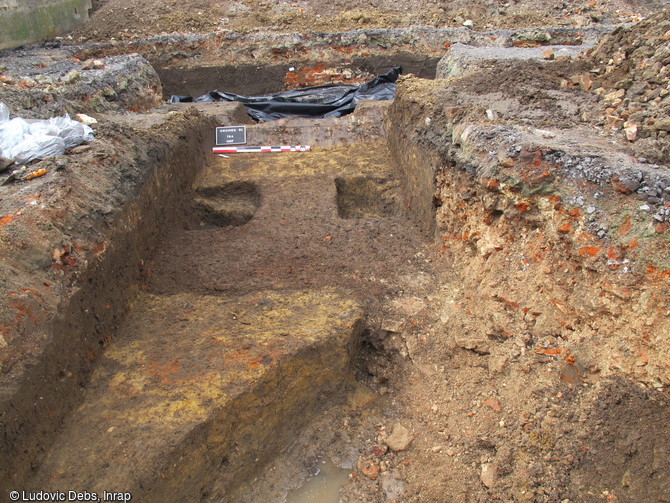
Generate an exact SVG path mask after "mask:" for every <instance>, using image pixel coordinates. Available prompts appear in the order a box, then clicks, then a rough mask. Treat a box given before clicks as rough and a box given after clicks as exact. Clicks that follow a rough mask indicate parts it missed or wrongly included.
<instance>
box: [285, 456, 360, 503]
mask: <svg viewBox="0 0 670 503" xmlns="http://www.w3.org/2000/svg"><path fill="white" fill-rule="evenodd" d="M317 468H318V470H319V472H318V473H317V474H316V475H315V476H313V477H310V478H308V479H307V480H306V481H305V483H304V484H303V485H302V487H299V488H298V489H294V490H292V491H290V492H289V493H288V495H287V497H286V502H285V503H339V501H340V489H341V488H342V486H344V484H345V483H346V482H347V480H348V479H349V473H351V471H350V470H344V469H342V468H338V467H337V466H336V465H335V464H334V463H332V462H330V461H322V462H321V463H319V465H318V467H317Z"/></svg>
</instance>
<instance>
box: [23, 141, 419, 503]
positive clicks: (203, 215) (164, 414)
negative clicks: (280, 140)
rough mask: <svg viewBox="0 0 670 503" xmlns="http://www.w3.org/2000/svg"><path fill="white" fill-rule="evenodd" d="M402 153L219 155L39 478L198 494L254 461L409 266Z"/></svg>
mask: <svg viewBox="0 0 670 503" xmlns="http://www.w3.org/2000/svg"><path fill="white" fill-rule="evenodd" d="M392 164H393V163H392V162H391V160H390V159H389V157H388V153H387V151H386V148H385V146H384V145H383V144H381V143H380V144H358V145H350V146H347V147H329V148H321V149H318V148H317V149H315V150H314V151H312V152H305V153H279V154H238V155H234V156H231V157H229V158H223V157H219V156H214V155H212V158H211V161H210V162H209V163H208V165H207V166H206V168H205V169H204V170H203V171H202V172H201V174H200V176H199V178H198V179H197V180H195V181H194V186H193V189H194V190H193V193H192V211H191V213H190V214H189V215H188V219H187V224H186V225H185V226H179V227H177V228H174V229H171V230H168V231H167V232H166V237H165V239H164V241H163V243H162V245H161V246H160V249H159V250H158V251H157V253H156V255H155V259H154V261H153V262H152V263H151V264H149V270H150V273H149V276H148V278H147V281H146V283H145V284H143V285H142V292H141V293H140V295H139V296H138V298H137V299H136V300H135V301H134V303H133V304H132V306H131V307H130V311H129V315H128V317H127V319H126V320H125V321H124V322H123V323H122V325H121V328H120V329H119V332H118V334H117V335H116V336H115V337H114V338H113V339H112V341H111V342H110V343H109V346H108V347H107V348H106V350H105V353H104V356H103V358H102V360H101V362H100V364H99V365H98V367H97V369H96V370H95V372H94V374H93V376H92V379H91V382H90V384H89V385H88V389H87V394H86V398H85V400H84V402H83V403H82V405H81V406H80V407H79V408H78V409H77V410H76V411H75V412H74V413H73V414H72V415H71V417H70V419H69V420H68V422H67V423H66V425H65V426H64V428H63V430H62V432H61V434H60V436H59V438H58V439H57V440H56V442H55V443H54V445H53V447H52V449H51V450H50V452H49V453H48V454H47V456H46V460H45V462H44V463H43V465H42V467H41V469H40V471H39V472H38V474H37V476H36V477H35V478H34V480H33V486H34V487H35V488H40V489H43V488H45V487H50V488H54V489H56V488H57V489H61V490H68V489H69V488H72V487H79V488H87V490H89V491H95V492H97V493H98V494H99V495H102V494H103V491H118V490H123V491H130V492H132V493H133V499H138V498H139V500H141V501H177V500H178V501H201V500H210V499H212V500H213V499H217V498H221V497H225V495H226V494H227V493H228V492H229V491H230V490H233V489H234V487H235V486H236V485H238V484H240V483H242V482H244V480H245V479H246V478H249V477H251V476H255V474H257V473H258V471H259V470H260V469H262V466H263V465H264V464H265V463H267V462H268V461H270V460H271V459H272V458H273V456H275V455H276V454H277V453H279V452H280V451H281V450H282V449H283V448H285V447H286V445H288V444H289V443H291V442H292V441H294V439H295V438H296V436H297V435H298V434H299V431H300V429H301V427H303V426H304V425H305V424H306V422H307V421H308V420H309V419H310V418H312V417H314V415H315V414H316V413H317V412H318V411H319V410H320V409H321V408H322V407H323V406H324V405H325V404H326V403H327V402H328V400H329V398H332V397H334V396H336V395H337V394H338V393H340V394H341V392H340V389H343V388H344V387H345V386H344V383H345V381H346V380H347V379H348V378H349V377H350V376H351V374H352V365H353V362H352V359H353V358H355V357H356V354H357V351H358V348H359V346H360V345H361V335H362V333H363V332H364V331H365V327H366V325H365V324H366V323H368V322H369V318H370V317H371V316H372V317H374V316H376V315H375V314H374V313H373V314H371V315H370V312H371V310H374V309H375V306H376V305H378V304H379V302H380V299H382V298H383V297H384V296H386V295H393V294H395V293H397V291H398V290H399V289H400V288H401V287H400V286H399V284H398V280H399V278H401V277H402V276H403V275H407V274H408V271H409V270H410V269H412V268H414V267H415V263H416V261H417V258H416V257H415V256H414V255H415V253H416V245H417V243H419V242H420V235H421V234H420V230H419V229H418V228H416V227H415V226H414V225H413V224H412V223H411V222H410V221H409V220H408V219H407V218H406V217H405V216H403V212H402V211H401V209H402V206H403V197H402V195H401V191H400V182H399V180H398V179H397V177H396V176H395V173H394V171H393V169H392ZM214 487H215V488H216V489H213V488H214Z"/></svg>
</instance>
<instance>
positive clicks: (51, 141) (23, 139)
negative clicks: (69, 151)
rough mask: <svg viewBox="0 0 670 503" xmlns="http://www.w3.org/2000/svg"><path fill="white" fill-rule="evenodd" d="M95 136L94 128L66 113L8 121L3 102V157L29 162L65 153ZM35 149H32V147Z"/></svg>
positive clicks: (0, 151) (0, 124)
mask: <svg viewBox="0 0 670 503" xmlns="http://www.w3.org/2000/svg"><path fill="white" fill-rule="evenodd" d="M92 139H93V130H92V129H91V128H90V127H88V126H86V125H84V124H81V123H80V122H77V121H73V120H72V119H70V116H69V115H67V114H65V115H63V116H62V117H53V118H51V119H48V120H31V121H25V120H23V119H21V118H20V117H16V118H14V119H12V120H9V109H8V108H7V106H6V105H5V104H4V103H0V156H2V157H6V158H8V159H12V160H14V161H16V163H17V164H26V163H28V162H30V161H32V160H33V159H42V158H44V157H47V156H49V155H63V153H64V152H65V149H66V148H70V147H76V146H77V145H80V144H82V143H83V142H85V141H90V140H92ZM31 149H32V150H31Z"/></svg>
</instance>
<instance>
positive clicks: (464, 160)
mask: <svg viewBox="0 0 670 503" xmlns="http://www.w3.org/2000/svg"><path fill="white" fill-rule="evenodd" d="M450 110H451V108H450V104H449V103H441V104H439V106H438V107H434V106H432V105H427V104H425V103H424V102H422V101H421V100H420V99H418V98H417V97H416V96H415V95H413V94H412V93H409V92H407V87H406V86H405V85H403V84H402V83H401V84H400V85H399V87H398V91H397V94H396V99H395V101H394V103H393V105H392V106H391V107H390V108H389V109H388V117H387V125H386V128H387V131H388V135H389V142H390V143H389V146H390V148H391V151H392V152H393V154H394V157H395V159H396V160H397V162H398V164H399V168H400V170H401V172H403V173H404V177H405V179H406V181H405V185H406V191H407V194H408V203H407V204H408V207H409V210H410V212H413V213H414V214H416V215H417V216H418V217H419V219H420V220H421V221H422V222H424V224H427V223H428V221H429V220H430V219H433V224H432V227H430V230H431V232H432V233H433V236H434V239H435V242H434V245H433V246H434V247H435V248H436V251H437V256H438V257H440V260H441V261H443V270H445V271H448V276H446V275H445V278H444V279H443V281H444V283H445V285H447V284H449V285H452V287H453V288H452V287H447V288H446V290H445V292H446V293H445V297H444V299H443V300H444V306H443V307H442V312H441V316H442V318H444V319H448V320H449V327H448V330H449V335H450V337H451V339H452V343H453V344H454V346H456V347H460V348H463V349H466V350H473V351H476V352H479V353H481V354H490V355H492V357H493V358H492V361H494V362H495V363H492V364H491V368H492V369H494V371H496V372H505V371H506V369H507V368H508V366H507V363H506V362H507V360H508V358H509V355H507V356H506V355H505V352H504V351H505V350H504V342H505V341H508V340H514V341H516V342H517V343H518V344H519V346H520V347H524V348H527V349H526V350H529V351H533V352H534V353H536V354H537V358H538V359H539V360H540V361H552V362H558V365H557V368H559V369H560V373H559V375H557V376H556V377H557V378H560V379H562V380H564V381H565V382H568V383H579V382H582V381H588V380H592V379H597V378H599V377H602V376H606V375H619V376H624V377H626V378H628V379H631V380H632V381H634V382H637V383H641V384H643V385H645V386H647V387H650V388H656V389H665V388H666V387H667V386H669V385H670V367H669V366H668V364H667V362H668V358H670V345H669V344H668V342H667V340H666V339H667V333H669V330H670V305H669V303H668V297H667V289H668V286H669V282H670V271H669V270H666V268H665V267H664V264H663V263H662V262H659V261H658V260H656V262H654V261H652V257H653V256H654V254H653V253H652V252H651V251H650V250H654V249H656V248H655V247H657V248H659V249H665V250H666V251H667V245H666V244H664V243H665V242H666V241H665V239H666V238H665V237H664V235H663V234H660V235H659V234H652V233H651V231H650V229H649V224H648V223H647V222H645V221H638V220H637V219H636V218H632V217H630V216H628V217H626V216H625V215H621V219H620V220H621V225H620V226H619V227H618V228H615V227H613V228H612V230H611V231H610V233H609V234H608V235H607V236H606V237H604V238H599V237H597V236H595V235H593V234H591V232H590V231H589V227H588V215H586V214H584V212H583V211H582V210H580V208H577V207H574V206H572V205H571V203H570V201H571V199H570V198H569V197H568V195H567V194H566V192H567V191H568V189H569V183H570V182H569V181H562V182H561V183H554V184H553V185H552V186H551V187H544V186H541V185H540V184H539V185H537V186H534V185H532V184H533V183H534V182H532V181H531V182H530V183H526V182H524V183H523V184H519V183H514V181H513V180H516V181H518V180H521V179H522V175H521V173H522V172H524V170H527V169H529V167H532V166H533V164H532V162H535V163H538V162H539V163H540V164H541V165H542V163H543V162H544V160H543V158H542V155H541V153H536V154H535V155H534V157H533V156H530V155H525V156H524V155H519V156H518V157H516V158H506V159H503V160H502V162H504V163H505V165H507V166H511V168H505V169H506V170H507V172H506V173H505V174H503V173H502V169H503V168H501V167H498V168H496V167H495V166H492V165H491V163H490V161H489V159H490V156H489V155H488V154H489V151H488V150H489V148H490V147H488V148H487V145H489V140H488V139H487V140H486V141H484V142H482V144H481V145H478V144H477V140H475V139H473V137H474V136H475V135H474V134H471V135H470V136H469V137H468V135H466V134H465V133H464V131H466V130H468V125H467V124H465V123H459V120H458V119H457V118H454V117H453V116H452V117H450V116H449V115H450ZM426 117H429V118H432V122H431V123H430V124H428V122H430V121H426ZM469 130H470V131H472V130H473V128H472V127H470V128H469ZM480 147H481V148H480ZM522 152H525V151H523V150H522ZM538 152H539V151H538ZM529 159H530V160H529ZM510 170H512V171H514V170H517V171H518V175H517V178H516V179H515V178H513V177H510V176H509V172H511V171H510ZM563 183H565V185H562V184H563ZM604 190H605V189H603V191H604ZM604 197H606V198H608V199H609V201H610V203H611V204H612V206H613V207H614V208H615V210H616V211H620V209H621V208H622V207H623V206H624V205H626V204H631V205H633V206H636V205H639V203H636V202H635V201H631V202H628V201H626V200H625V198H626V197H627V196H622V195H621V194H617V193H616V192H614V191H611V192H608V193H606V196H604ZM410 203H411V204H410ZM604 211H608V210H604ZM612 218H618V214H614V215H613V216H612ZM641 248H643V249H641Z"/></svg>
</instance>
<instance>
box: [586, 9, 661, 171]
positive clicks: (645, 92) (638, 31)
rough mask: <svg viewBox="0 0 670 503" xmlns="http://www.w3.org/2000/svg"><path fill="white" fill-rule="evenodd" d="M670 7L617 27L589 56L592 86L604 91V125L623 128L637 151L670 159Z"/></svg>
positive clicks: (651, 158) (657, 158) (658, 160)
mask: <svg viewBox="0 0 670 503" xmlns="http://www.w3.org/2000/svg"><path fill="white" fill-rule="evenodd" d="M669 40H670V9H665V10H663V11H661V12H659V13H657V14H656V15H654V16H652V17H650V18H649V19H646V20H645V21H642V22H640V23H639V24H637V25H635V26H634V27H632V28H629V29H623V28H621V29H618V30H615V31H614V32H613V33H612V34H611V35H609V36H608V37H606V38H605V39H604V40H603V41H602V42H601V43H600V44H599V45H598V46H597V47H596V48H594V49H593V51H592V52H591V53H590V56H591V57H592V58H593V59H594V62H595V64H596V67H595V68H594V69H593V70H592V72H591V73H592V75H593V76H594V77H593V81H594V84H593V86H592V87H593V89H595V91H596V92H597V93H598V94H600V95H601V96H603V99H604V102H605V105H606V106H607V107H608V108H607V109H606V117H605V125H606V126H608V127H611V128H612V129H614V130H622V131H623V134H625V135H626V138H627V139H628V141H630V142H631V143H632V149H633V151H634V152H635V154H636V155H638V156H640V157H644V158H646V159H647V160H649V161H651V162H654V163H661V164H667V163H668V162H670V137H669V136H668V131H670V119H668V112H669V111H670V97H669V96H670V45H668V41H669Z"/></svg>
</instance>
